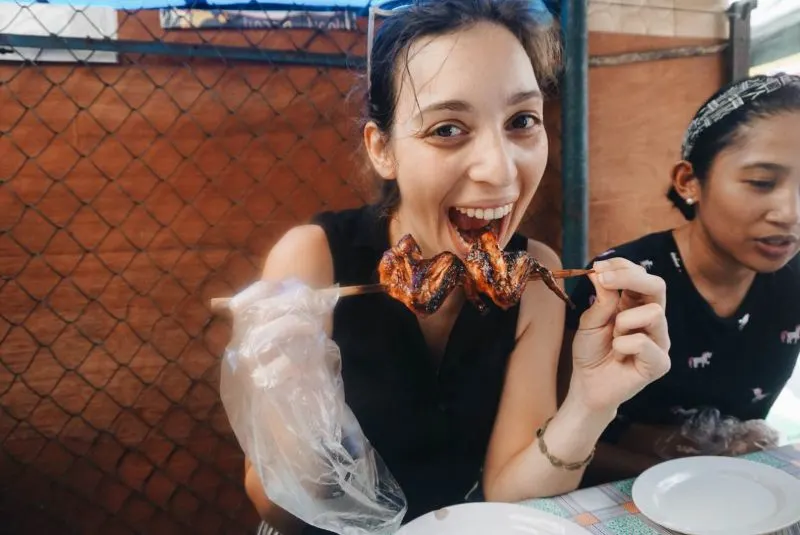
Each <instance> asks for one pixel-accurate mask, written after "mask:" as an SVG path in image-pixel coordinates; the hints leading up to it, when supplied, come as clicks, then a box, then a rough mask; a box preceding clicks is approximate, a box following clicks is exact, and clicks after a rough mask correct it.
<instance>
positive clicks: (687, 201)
mask: <svg viewBox="0 0 800 535" xmlns="http://www.w3.org/2000/svg"><path fill="white" fill-rule="evenodd" d="M686 204H688V205H689V206H691V205H693V204H694V198H692V197H689V198H688V199H686Z"/></svg>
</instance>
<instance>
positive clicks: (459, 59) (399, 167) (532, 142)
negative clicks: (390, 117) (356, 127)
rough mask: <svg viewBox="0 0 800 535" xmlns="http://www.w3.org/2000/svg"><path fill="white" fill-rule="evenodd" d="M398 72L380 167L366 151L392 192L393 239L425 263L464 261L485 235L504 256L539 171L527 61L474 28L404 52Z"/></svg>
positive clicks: (540, 143) (483, 27)
mask: <svg viewBox="0 0 800 535" xmlns="http://www.w3.org/2000/svg"><path fill="white" fill-rule="evenodd" d="M404 66H405V59H404V58H403V59H401V62H400V65H399V68H398V73H400V75H401V76H399V77H398V80H397V90H398V103H397V110H396V113H395V122H394V127H393V130H392V132H391V139H390V141H389V143H388V145H387V146H385V147H384V148H383V149H381V150H382V151H383V158H380V157H378V158H377V159H376V157H375V156H376V155H378V154H379V153H380V152H381V150H370V152H371V154H373V162H376V161H377V162H378V165H377V166H376V167H377V168H378V171H379V172H380V173H381V174H382V175H383V177H384V178H385V179H389V180H397V184H398V187H399V189H400V197H401V202H400V207H399V208H398V211H397V234H406V233H411V234H412V235H413V236H414V238H415V239H416V240H417V242H418V243H419V244H420V247H421V248H422V251H423V254H424V255H425V256H432V255H434V254H437V253H439V252H441V251H452V252H455V253H456V254H459V255H461V256H463V255H465V254H466V252H467V250H468V244H469V242H470V240H471V239H472V238H473V237H474V234H473V235H470V233H475V232H476V231H477V230H479V229H481V228H484V227H487V226H488V227H489V228H490V229H491V230H492V231H494V232H495V234H496V236H497V237H498V241H499V242H500V245H501V246H503V247H504V246H505V245H506V244H507V243H508V241H509V239H510V237H511V235H512V234H513V232H514V231H515V229H516V228H517V226H518V225H519V223H520V220H521V218H522V217H523V215H524V213H525V210H526V208H527V207H528V204H529V203H530V201H531V199H532V197H533V194H534V193H535V192H536V188H537V187H538V185H539V181H540V180H541V178H542V174H543V173H544V169H545V165H546V163H547V136H546V135H545V130H544V127H543V123H542V120H543V116H542V113H543V109H542V106H543V100H542V95H541V92H540V88H539V84H538V83H537V80H536V76H535V75H534V72H533V68H532V66H531V62H530V59H529V58H528V56H527V54H526V53H525V50H524V49H523V47H522V45H521V44H520V43H519V41H518V40H517V39H516V38H515V37H514V36H513V35H512V34H511V33H510V32H509V31H507V30H506V29H504V28H502V27H500V26H497V25H493V24H488V23H480V24H477V25H475V26H473V27H471V28H469V29H466V30H463V31H459V32H456V33H453V34H449V35H443V36H437V37H432V38H425V39H420V40H418V41H416V42H414V43H412V45H411V47H410V49H409V54H408V63H407V69H406V68H405V67H404ZM365 134H366V137H367V145H368V148H370V145H371V143H370V140H372V141H373V142H374V141H375V139H376V137H374V136H370V135H369V134H370V132H369V127H368V130H367V131H366V132H365ZM373 134H376V132H373ZM375 147H376V145H375V144H373V145H372V148H373V149H374V148H375ZM380 162H383V163H382V164H381V163H380Z"/></svg>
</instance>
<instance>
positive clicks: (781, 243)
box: [758, 236, 797, 247]
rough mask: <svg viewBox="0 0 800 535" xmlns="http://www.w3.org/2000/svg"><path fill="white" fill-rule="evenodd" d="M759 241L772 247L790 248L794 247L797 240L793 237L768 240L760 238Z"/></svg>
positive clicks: (770, 238)
mask: <svg viewBox="0 0 800 535" xmlns="http://www.w3.org/2000/svg"><path fill="white" fill-rule="evenodd" d="M758 241H760V242H761V243H763V244H765V245H770V246H772V247H789V246H791V245H794V244H795V243H796V242H797V239H796V238H794V237H793V236H769V237H767V238H759V240H758Z"/></svg>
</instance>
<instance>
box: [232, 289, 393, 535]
mask: <svg viewBox="0 0 800 535" xmlns="http://www.w3.org/2000/svg"><path fill="white" fill-rule="evenodd" d="M337 301H338V294H337V293H336V292H335V291H334V292H331V291H330V290H312V289H310V288H309V287H307V286H305V285H304V284H302V283H300V282H297V281H287V282H280V283H276V282H268V281H259V282H257V283H255V284H253V285H252V286H250V287H248V288H247V289H245V290H244V291H242V292H241V293H239V294H238V295H236V296H235V297H234V298H233V299H232V300H231V301H230V303H229V308H230V311H231V313H232V315H233V334H232V338H231V341H230V343H229V344H228V346H227V348H226V351H225V358H224V359H223V363H222V369H221V383H220V396H221V398H222V403H223V406H224V407H225V411H226V412H227V414H228V418H229V420H230V423H231V427H232V428H233V431H234V433H235V435H236V438H237V440H238V441H239V444H240V446H241V447H242V449H243V450H244V452H245V455H246V456H247V457H248V459H249V460H250V462H251V463H252V464H253V466H254V467H255V469H256V470H257V472H258V475H259V477H260V479H261V481H262V483H263V484H264V487H265V493H266V495H267V497H268V498H269V499H270V501H272V502H273V503H274V504H276V505H277V506H279V507H281V508H283V509H284V510H286V511H288V512H289V513H291V514H292V515H294V516H296V517H297V518H299V519H300V520H302V521H304V522H305V523H307V524H310V525H313V526H316V527H319V528H322V529H325V530H328V531H332V532H334V533H340V534H343V535H351V534H352V535H362V534H367V533H370V534H384V533H385V534H389V533H394V532H395V531H396V530H397V529H398V528H399V525H400V523H401V521H402V518H403V516H404V515H405V512H406V508H407V506H406V501H405V496H404V495H403V492H402V490H401V489H400V487H399V485H398V484H397V482H396V480H395V479H394V477H393V476H392V475H391V474H390V473H389V471H388V469H387V468H386V466H385V464H384V463H383V461H382V459H381V458H380V456H379V455H378V454H377V453H376V452H375V451H374V450H373V448H372V446H371V445H370V443H369V441H368V440H367V439H366V437H365V436H364V434H363V432H362V430H361V427H360V425H359V424H358V421H357V420H356V418H355V416H354V415H353V413H352V411H351V410H350V408H349V407H348V406H347V405H346V403H345V401H344V390H343V386H342V379H341V355H340V353H339V348H338V346H337V345H336V344H335V343H334V342H333V341H332V340H331V339H330V338H329V337H328V336H327V334H326V332H325V321H326V318H328V317H329V315H330V314H331V313H332V312H333V308H334V306H335V305H336V302H337Z"/></svg>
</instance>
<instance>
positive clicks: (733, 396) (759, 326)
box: [567, 231, 800, 442]
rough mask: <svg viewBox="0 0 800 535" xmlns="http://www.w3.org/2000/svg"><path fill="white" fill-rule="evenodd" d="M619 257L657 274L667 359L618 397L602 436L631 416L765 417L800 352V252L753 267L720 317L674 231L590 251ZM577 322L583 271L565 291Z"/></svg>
mask: <svg viewBox="0 0 800 535" xmlns="http://www.w3.org/2000/svg"><path fill="white" fill-rule="evenodd" d="M612 257H623V258H626V259H628V260H630V261H632V262H635V263H637V264H640V265H641V266H643V267H644V268H646V269H647V270H648V272H650V273H652V274H655V275H658V276H659V277H661V278H663V279H664V281H665V282H666V285H667V310H666V315H667V323H668V326H669V335H670V339H671V342H672V346H671V349H670V358H671V360H672V367H671V369H670V371H669V372H668V373H667V375H666V376H664V377H663V378H662V379H660V380H658V381H655V382H654V383H652V384H650V385H649V386H647V387H646V388H645V389H644V390H643V391H642V392H640V393H639V394H638V395H637V396H635V397H634V398H632V399H631V400H629V401H627V402H626V403H624V404H623V405H622V406H621V407H620V408H619V411H618V417H617V419H616V420H615V421H614V422H613V423H612V425H610V426H609V427H608V428H607V429H606V432H605V433H604V435H603V437H602V439H601V440H604V441H606V442H615V441H616V440H617V439H618V438H619V437H620V436H621V433H622V432H623V431H624V430H625V429H626V428H627V425H628V424H630V423H640V424H648V425H680V424H682V423H683V422H684V421H685V419H686V416H687V415H691V414H694V413H696V412H697V411H698V410H700V409H704V408H715V409H717V410H719V411H720V413H721V415H722V416H732V417H735V418H737V419H739V420H742V421H744V420H757V419H764V418H766V416H767V413H768V412H769V410H770V409H771V407H772V405H773V403H774V402H775V399H776V398H777V396H778V394H780V392H781V390H782V389H783V388H784V386H785V385H786V383H787V381H788V380H789V378H790V377H791V375H792V372H793V371H794V367H795V364H796V362H797V358H798V353H800V255H797V256H795V257H794V258H793V259H792V260H791V261H790V262H789V263H788V264H787V265H786V266H784V267H783V268H782V269H781V270H779V271H777V272H775V273H770V274H758V275H756V277H755V279H754V281H753V284H752V286H751V287H750V289H749V290H748V293H747V294H746V295H745V298H744V299H743V301H742V303H741V305H740V306H739V308H738V310H737V311H736V313H735V314H733V315H732V316H731V317H728V318H722V317H719V316H718V315H717V314H716V313H715V312H714V310H713V309H712V308H711V306H710V305H709V304H708V303H707V302H706V301H705V299H704V298H703V297H702V296H701V295H700V293H699V292H698V291H697V289H696V288H695V286H694V284H693V283H692V280H691V279H690V277H689V276H688V274H687V273H686V271H685V270H684V268H683V261H682V258H681V256H680V252H679V251H678V247H677V244H676V243H675V239H674V237H673V234H672V231H663V232H657V233H652V234H648V235H646V236H643V237H642V238H639V239H637V240H635V241H632V242H628V243H626V244H623V245H620V246H617V247H614V248H612V249H610V250H608V251H606V252H604V253H602V254H600V255H598V257H596V259H595V260H602V259H606V258H612ZM571 298H572V301H573V302H574V303H575V305H576V308H575V310H572V311H568V313H567V328H568V329H576V328H577V326H578V322H579V320H580V316H581V314H582V313H583V312H584V311H585V310H586V309H587V308H588V307H589V306H591V303H592V302H593V301H594V287H593V286H592V283H591V281H589V280H588V278H585V277H584V278H581V280H580V282H578V284H577V285H576V287H575V289H574V290H573V292H572V294H571Z"/></svg>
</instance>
